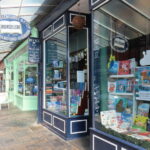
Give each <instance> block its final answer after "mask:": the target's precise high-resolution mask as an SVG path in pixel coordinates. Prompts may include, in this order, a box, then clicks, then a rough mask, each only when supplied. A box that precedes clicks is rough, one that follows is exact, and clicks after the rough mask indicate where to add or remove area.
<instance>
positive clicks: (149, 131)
mask: <svg viewBox="0 0 150 150" xmlns="http://www.w3.org/2000/svg"><path fill="white" fill-rule="evenodd" d="M113 2H114V1H113ZM114 3H117V4H118V3H119V2H118V1H115V2H114ZM114 3H108V4H107V5H105V6H102V7H101V8H99V9H97V10H95V11H94V13H93V14H94V16H93V28H94V29H93V30H94V33H93V37H94V39H93V47H94V48H93V56H94V62H93V65H94V67H93V75H94V77H93V80H94V85H93V100H94V105H95V107H94V109H95V110H94V115H95V116H94V125H95V128H97V129H100V130H102V131H105V132H108V133H111V134H113V135H116V136H117V135H118V133H121V135H120V136H119V137H122V138H124V139H126V140H129V141H130V142H133V141H134V140H132V139H130V137H132V138H133V139H135V140H136V139H140V140H142V141H143V142H144V141H145V142H147V141H148V142H149V141H150V136H149V135H150V121H149V120H150V63H149V60H148V56H149V51H150V50H149V48H150V41H149V40H148V38H147V37H149V34H150V32H149V31H150V30H148V28H147V26H146V29H145V31H144V34H143V33H142V32H140V31H139V30H136V29H137V28H138V27H137V26H136V27H137V28H136V27H135V28H134V26H132V25H135V23H136V22H130V20H127V18H126V16H124V18H123V17H122V18H121V19H120V15H121V13H116V10H114V9H111V8H113V6H114ZM115 8H116V7H115ZM109 11H111V13H112V14H111V13H110V12H109ZM123 19H124V20H123ZM128 19H129V18H128ZM120 20H121V21H120ZM146 23H147V24H150V22H149V21H148V20H147V22H146ZM131 24H132V25H131ZM142 27H143V26H142ZM142 30H143V28H141V31H142ZM141 41H142V42H143V43H142V42H141ZM136 142H137V141H136ZM136 142H135V143H136ZM137 143H138V144H140V142H137ZM138 144H137V145H138Z"/></svg>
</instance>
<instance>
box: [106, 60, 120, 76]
mask: <svg viewBox="0 0 150 150" xmlns="http://www.w3.org/2000/svg"><path fill="white" fill-rule="evenodd" d="M118 67H119V62H118V61H114V60H113V61H111V62H110V67H109V69H108V72H109V73H110V74H114V75H115V74H118Z"/></svg>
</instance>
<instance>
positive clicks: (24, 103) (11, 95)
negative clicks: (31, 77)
mask: <svg viewBox="0 0 150 150" xmlns="http://www.w3.org/2000/svg"><path fill="white" fill-rule="evenodd" d="M38 36H39V35H38V30H37V28H35V27H33V28H32V30H31V37H38ZM27 44H28V39H26V40H25V41H23V42H22V43H21V44H20V45H19V46H18V47H17V48H16V49H15V50H14V51H13V52H12V53H11V54H10V55H9V56H8V57H7V58H5V60H4V63H5V66H6V77H5V78H6V92H7V93H8V99H9V101H10V102H12V103H13V104H14V105H15V106H17V107H18V108H19V109H21V110H23V111H27V110H37V103H38V97H37V96H25V94H23V95H21V94H19V93H18V67H19V64H20V62H21V61H24V63H23V66H22V67H23V68H24V73H25V68H26V64H25V63H27V62H28V51H27ZM32 66H37V65H32ZM12 73H13V77H12ZM12 78H13V79H12ZM24 80H25V79H24Z"/></svg>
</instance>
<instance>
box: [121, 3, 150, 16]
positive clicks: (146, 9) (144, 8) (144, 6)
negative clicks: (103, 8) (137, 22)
mask: <svg viewBox="0 0 150 150" xmlns="http://www.w3.org/2000/svg"><path fill="white" fill-rule="evenodd" d="M123 1H124V2H126V3H127V4H129V5H130V6H132V7H134V8H135V9H136V10H138V11H140V12H142V13H143V14H145V15H146V16H148V17H149V18H150V6H149V0H144V1H141V0H132V1H131V0H123Z"/></svg>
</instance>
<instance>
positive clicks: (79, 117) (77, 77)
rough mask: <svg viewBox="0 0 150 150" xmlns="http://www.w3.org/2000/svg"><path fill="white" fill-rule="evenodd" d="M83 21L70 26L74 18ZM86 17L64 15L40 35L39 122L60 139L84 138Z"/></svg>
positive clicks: (86, 70)
mask: <svg viewBox="0 0 150 150" xmlns="http://www.w3.org/2000/svg"><path fill="white" fill-rule="evenodd" d="M76 15H77V16H82V18H83V20H84V21H85V23H84V26H83V27H82V28H81V29H76V28H74V26H73V25H72V19H73V17H74V16H76ZM87 21H88V15H85V14H77V13H75V12H66V13H65V14H64V15H62V16H60V17H59V18H58V19H56V20H55V21H54V22H52V24H50V25H49V26H48V27H47V28H46V29H45V30H44V31H43V32H42V38H43V53H44V56H43V73H44V78H43V105H42V106H41V107H42V114H43V115H42V122H43V124H44V125H45V126H47V127H48V128H49V129H51V130H52V131H54V132H55V133H57V134H59V135H60V136H61V137H62V138H64V139H72V138H76V137H80V136H85V135H87V133H88V116H89V68H88V50H89V45H88V43H89V42H88V24H87Z"/></svg>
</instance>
